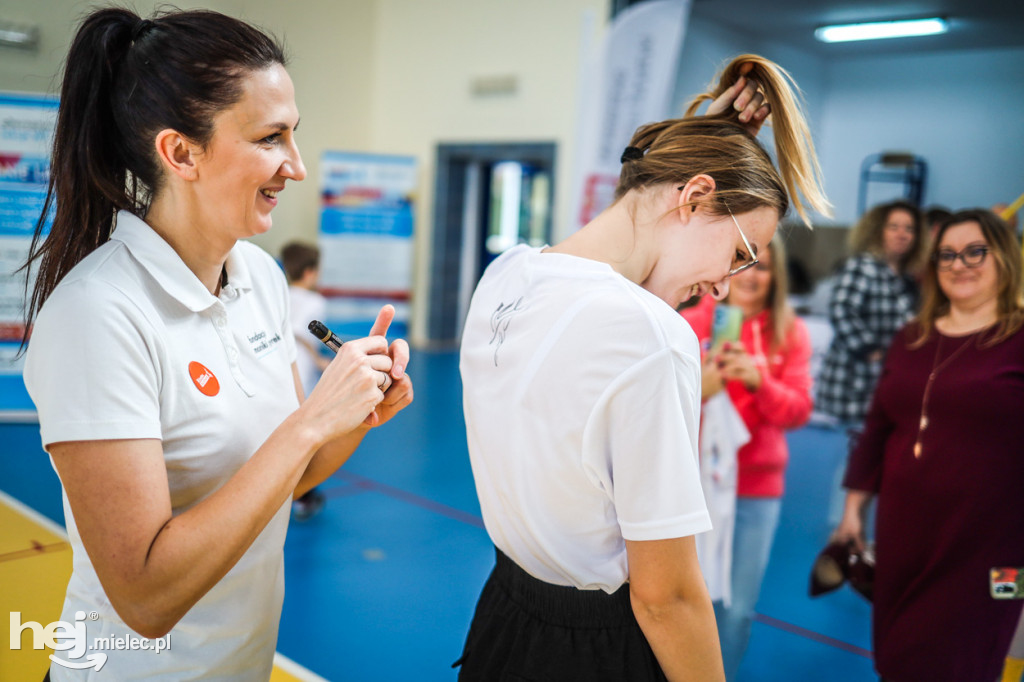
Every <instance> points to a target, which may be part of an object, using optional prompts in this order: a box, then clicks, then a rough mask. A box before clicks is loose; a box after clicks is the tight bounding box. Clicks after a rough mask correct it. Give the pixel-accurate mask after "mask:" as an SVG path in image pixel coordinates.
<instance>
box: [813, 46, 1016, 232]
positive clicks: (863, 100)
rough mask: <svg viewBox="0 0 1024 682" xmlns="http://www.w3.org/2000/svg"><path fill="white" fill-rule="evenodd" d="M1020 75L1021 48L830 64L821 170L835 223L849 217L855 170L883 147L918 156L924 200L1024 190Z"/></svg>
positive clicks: (974, 198) (970, 202)
mask: <svg viewBox="0 0 1024 682" xmlns="http://www.w3.org/2000/svg"><path fill="white" fill-rule="evenodd" d="M1022 72H1024V49H1001V50H984V51H982V50H979V51H963V52H957V53H933V54H923V55H910V56H899V57H867V58H861V59H846V60H843V61H835V62H833V63H831V64H829V65H828V67H827V73H828V76H827V79H828V84H829V90H828V93H827V97H826V99H825V102H826V108H825V116H824V123H825V125H824V129H823V133H824V134H823V144H822V166H823V169H824V171H825V178H826V182H827V189H828V193H829V197H830V198H831V199H832V201H833V203H835V205H836V219H837V221H838V222H846V223H849V222H851V221H853V220H854V219H855V218H856V202H857V185H858V179H859V172H860V164H861V162H862V161H863V160H864V157H866V156H868V155H869V154H873V153H877V152H881V151H885V150H908V151H911V152H913V153H914V154H917V155H919V156H922V157H924V159H925V160H926V161H927V163H928V174H929V177H928V183H927V188H926V193H925V197H924V203H926V204H930V203H939V204H944V205H946V206H949V207H950V208H954V209H956V208H964V207H972V206H986V207H987V206H991V205H992V204H994V203H997V202H1004V203H1009V202H1011V201H1013V200H1014V199H1015V198H1016V197H1017V196H1018V195H1019V194H1020V193H1021V192H1024V125H1022V120H1024V86H1022V81H1021V75H1020V74H1021V73H1022ZM878 189H879V190H881V187H879V188H878ZM871 196H872V194H869V195H868V198H869V203H874V202H873V201H872V200H871Z"/></svg>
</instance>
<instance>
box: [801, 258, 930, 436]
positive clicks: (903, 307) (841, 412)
mask: <svg viewBox="0 0 1024 682" xmlns="http://www.w3.org/2000/svg"><path fill="white" fill-rule="evenodd" d="M916 303H917V288H916V286H915V285H914V283H913V282H912V281H911V280H910V279H908V278H906V277H904V276H902V275H898V274H896V273H895V272H893V271H892V269H891V268H890V267H889V266H888V265H887V264H886V263H885V262H884V261H882V260H881V259H879V258H877V257H875V256H873V255H871V254H868V253H861V254H856V255H854V256H851V257H850V258H848V259H847V260H846V262H845V263H844V264H843V267H842V270H841V271H840V273H839V275H838V277H837V278H836V284H835V287H834V288H833V289H832V298H831V301H830V302H829V319H830V320H831V322H832V327H833V329H834V330H835V335H834V336H833V338H832V345H831V346H830V347H829V349H828V353H827V354H826V355H825V360H824V362H823V364H822V368H821V374H820V375H819V377H818V382H817V384H816V393H817V395H816V397H815V407H816V408H817V409H818V410H820V411H821V412H824V413H825V414H829V415H832V416H834V417H836V418H838V419H840V420H842V421H846V422H861V421H863V420H864V417H865V415H866V414H867V411H868V405H869V404H870V402H871V394H872V393H873V392H874V389H875V384H876V383H877V381H878V378H879V376H880V375H881V373H882V364H883V360H880V359H878V358H875V359H872V358H871V356H872V354H874V353H875V352H876V351H879V350H880V351H882V352H883V353H884V352H885V351H886V350H888V348H889V343H890V341H891V340H892V337H893V335H895V334H896V332H897V331H898V330H899V329H900V327H902V326H903V325H904V324H906V323H907V322H908V321H909V320H910V318H911V317H913V315H914V312H915V306H916Z"/></svg>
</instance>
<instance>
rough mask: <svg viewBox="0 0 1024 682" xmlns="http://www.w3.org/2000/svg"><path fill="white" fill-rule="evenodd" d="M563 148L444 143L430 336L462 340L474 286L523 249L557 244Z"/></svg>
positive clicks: (439, 163)
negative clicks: (557, 180)
mask: <svg viewBox="0 0 1024 682" xmlns="http://www.w3.org/2000/svg"><path fill="white" fill-rule="evenodd" d="M555 151H556V149H555V144H554V143H552V142H527V143H512V142H509V143H493V144H488V143H483V144H441V145H438V148H437V166H436V168H437V178H436V184H435V192H434V236H433V249H432V257H431V268H432V270H431V272H432V277H431V284H430V300H429V306H428V314H427V318H428V322H427V335H428V337H429V338H430V340H431V341H432V342H436V343H457V342H458V341H459V339H460V337H461V335H462V325H463V323H464V322H465V319H466V313H467V311H468V309H469V301H470V298H471V297H472V295H473V289H474V288H475V287H476V283H477V282H478V281H479V280H480V276H481V275H482V274H483V271H484V269H485V268H486V267H487V266H488V265H489V264H490V262H491V261H492V260H494V259H495V258H497V257H498V256H499V255H501V254H502V253H503V252H505V251H507V250H508V249H510V248H512V247H513V246H515V245H517V244H530V245H533V246H541V245H543V244H547V243H550V241H551V216H552V208H553V204H554V192H555V188H554V177H555Z"/></svg>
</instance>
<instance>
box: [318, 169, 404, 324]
mask: <svg viewBox="0 0 1024 682" xmlns="http://www.w3.org/2000/svg"><path fill="white" fill-rule="evenodd" d="M320 170H321V173H320V177H321V209H320V238H319V241H320V254H321V255H320V290H321V293H323V294H324V296H326V297H327V318H328V319H327V322H328V324H329V325H330V326H331V327H332V329H334V331H336V332H337V333H338V334H339V335H340V336H342V337H357V336H365V335H366V334H367V333H368V332H369V330H370V326H371V325H372V324H373V321H374V319H375V318H376V316H377V312H378V311H379V310H380V308H381V306H382V305H384V304H386V303H390V304H391V305H393V306H394V307H395V320H394V322H393V323H392V325H391V330H390V332H389V334H388V336H389V338H393V337H405V336H407V335H408V323H409V293H410V290H411V289H412V260H413V202H412V195H413V191H414V190H415V188H416V159H414V158H412V157H407V156H392V155H388V154H366V153H354V152H325V153H324V155H323V156H322V157H321V161H320Z"/></svg>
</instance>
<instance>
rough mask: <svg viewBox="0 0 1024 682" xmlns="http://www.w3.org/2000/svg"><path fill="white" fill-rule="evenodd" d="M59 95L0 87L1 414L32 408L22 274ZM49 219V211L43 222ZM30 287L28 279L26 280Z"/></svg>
mask: <svg viewBox="0 0 1024 682" xmlns="http://www.w3.org/2000/svg"><path fill="white" fill-rule="evenodd" d="M56 120H57V99H56V98H53V97H45V96H42V95H16V94H7V93H2V92H0V419H8V420H10V419H14V420H20V419H24V418H27V417H30V416H33V415H34V413H35V407H34V406H33V404H32V401H31V400H30V399H29V397H28V392H27V391H26V390H25V385H24V382H23V381H22V377H21V372H22V368H23V366H24V357H23V356H22V357H20V358H19V357H17V356H18V348H19V346H20V344H21V337H22V333H23V332H24V319H25V311H24V303H25V273H24V272H18V270H19V268H21V266H22V265H23V264H24V263H25V259H26V258H27V257H28V251H29V245H30V244H31V241H32V233H33V231H34V230H35V227H36V223H37V221H38V220H39V215H40V214H41V213H42V210H43V202H44V200H45V198H46V185H47V182H48V181H49V173H50V149H51V145H52V143H53V128H54V125H55V123H56ZM50 222H52V213H51V215H50V216H49V220H48V222H47V225H46V229H47V230H48V229H49V223H50ZM29 288H30V290H31V281H30V282H29Z"/></svg>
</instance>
